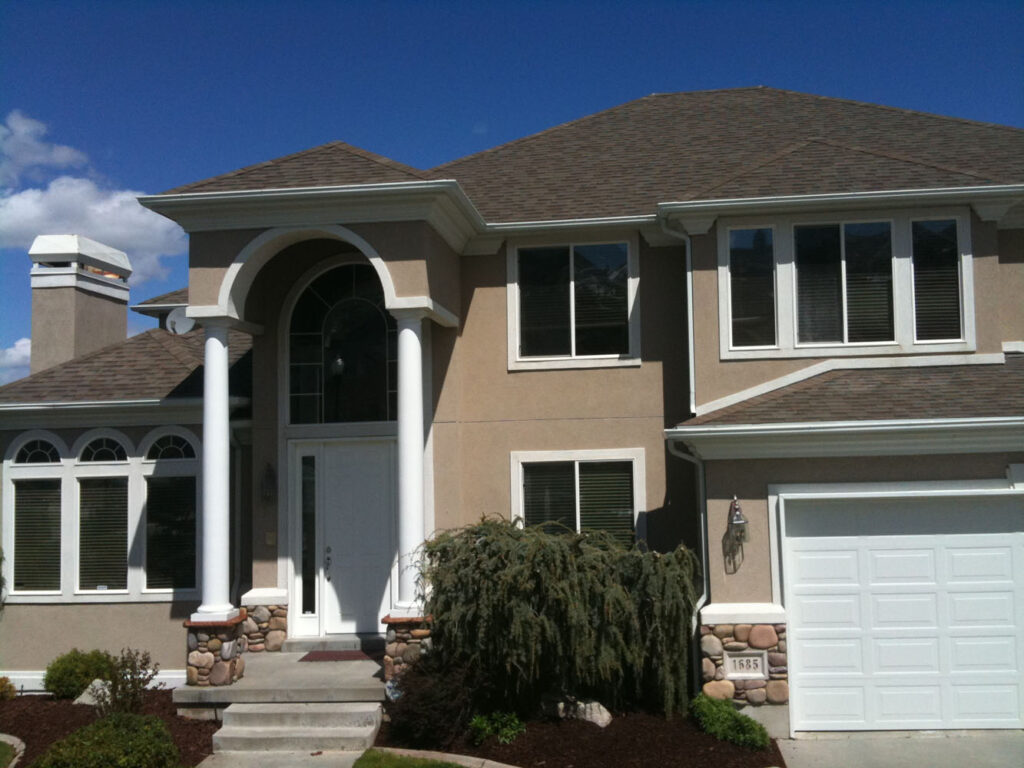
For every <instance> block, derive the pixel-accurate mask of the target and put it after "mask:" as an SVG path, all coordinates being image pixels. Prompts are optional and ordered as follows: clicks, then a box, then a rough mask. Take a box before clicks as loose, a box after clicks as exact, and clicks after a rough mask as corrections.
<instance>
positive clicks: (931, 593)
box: [782, 496, 1024, 730]
mask: <svg viewBox="0 0 1024 768" xmlns="http://www.w3.org/2000/svg"><path fill="white" fill-rule="evenodd" d="M876 501H877V500H874V499H872V500H870V501H869V500H864V499H861V500H851V499H845V500H843V501H842V502H841V503H839V504H837V505H835V506H834V507H833V508H827V507H828V504H826V506H825V508H823V507H821V506H819V505H818V502H811V501H800V502H798V503H792V502H787V506H786V519H785V521H784V526H785V529H784V534H783V547H782V551H783V567H782V576H783V582H784V588H785V592H784V595H785V602H786V608H787V613H788V615H789V626H788V629H787V635H788V638H787V639H788V644H789V651H790V653H789V679H790V686H791V702H790V706H791V713H792V722H793V726H794V729H796V730H875V729H878V730H886V729H888V730H894V729H895V730H901V729H923V728H927V729H936V728H1020V727H1022V726H1024V717H1022V710H1024V499H1022V498H1021V497H1020V496H1015V497H1009V498H1007V497H989V498H982V497H978V498H975V497H970V498H967V497H944V498H931V499H920V498H918V499H910V500H907V499H899V500H894V499H888V500H886V501H885V503H884V504H881V505H879V504H878V503H876ZM826 508H827V509H826ZM837 510H841V511H842V514H838V515H834V514H833V512H835V511H837ZM794 513H795V514H794ZM883 513H884V514H883ZM830 517H833V518H834V519H836V521H837V523H836V525H835V526H831V524H830V522H829V518H830ZM791 520H795V521H796V522H795V530H796V531H797V535H796V536H795V537H791V536H790V521H791ZM876 524H878V527H877V528H876ZM833 529H834V532H835V534H836V535H830V530H833ZM901 530H903V531H913V533H912V534H906V533H904V534H901V533H900V531H901ZM878 531H880V532H878ZM986 531H989V532H986Z"/></svg>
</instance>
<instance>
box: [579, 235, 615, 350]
mask: <svg viewBox="0 0 1024 768" xmlns="http://www.w3.org/2000/svg"><path fill="white" fill-rule="evenodd" d="M573 254H574V255H573V269H574V273H575V274H574V278H575V287H576V297H575V298H576V354H577V355H612V354H620V355H622V354H626V353H628V352H629V323H628V320H629V317H628V296H627V286H628V277H629V275H628V269H627V254H628V251H627V246H626V244H625V243H612V244H606V245H578V246H576V247H575V248H573Z"/></svg>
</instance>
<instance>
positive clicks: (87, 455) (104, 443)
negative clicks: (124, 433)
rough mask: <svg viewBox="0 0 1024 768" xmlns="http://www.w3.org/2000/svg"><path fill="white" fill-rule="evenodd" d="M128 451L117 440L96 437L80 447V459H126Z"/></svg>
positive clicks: (95, 460) (93, 460) (90, 460)
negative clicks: (83, 446)
mask: <svg viewBox="0 0 1024 768" xmlns="http://www.w3.org/2000/svg"><path fill="white" fill-rule="evenodd" d="M127 460H128V452H127V451H126V450H125V448H124V446H123V445H121V443H119V442H118V441H117V440H114V439H113V438H110V437H97V438H96V439H95V440H93V441H91V442H90V443H89V444H88V445H87V446H85V448H83V449H82V457H81V461H83V462H100V461H127Z"/></svg>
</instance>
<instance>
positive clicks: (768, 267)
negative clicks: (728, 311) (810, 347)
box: [729, 229, 775, 347]
mask: <svg viewBox="0 0 1024 768" xmlns="http://www.w3.org/2000/svg"><path fill="white" fill-rule="evenodd" d="M772 245H773V244H772V231H771V230H770V229H734V230H732V231H731V232H729V287H730V297H731V300H732V345H733V346H734V347H771V346H774V345H775V256H774V253H773V250H772Z"/></svg>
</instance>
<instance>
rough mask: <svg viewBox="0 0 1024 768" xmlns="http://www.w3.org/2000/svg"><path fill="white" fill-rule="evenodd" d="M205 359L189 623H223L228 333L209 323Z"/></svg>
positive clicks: (227, 599)
mask: <svg viewBox="0 0 1024 768" xmlns="http://www.w3.org/2000/svg"><path fill="white" fill-rule="evenodd" d="M205 331H206V342H205V350H204V359H203V506H202V526H201V532H202V533H201V541H202V563H203V578H202V597H203V602H202V605H200V606H199V608H197V609H196V612H195V613H193V614H192V621H202V622H211V621H227V620H229V619H232V618H234V617H235V616H237V615H238V609H237V608H235V607H234V606H233V605H232V604H231V596H230V588H231V580H230V575H229V570H228V569H229V564H230V552H231V548H230V547H231V517H230V515H231V496H230V486H229V478H230V476H231V464H230V462H231V444H230V436H229V425H228V419H229V416H230V413H229V396H228V328H227V325H226V324H222V323H217V322H215V321H213V322H207V323H206V324H205Z"/></svg>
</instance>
